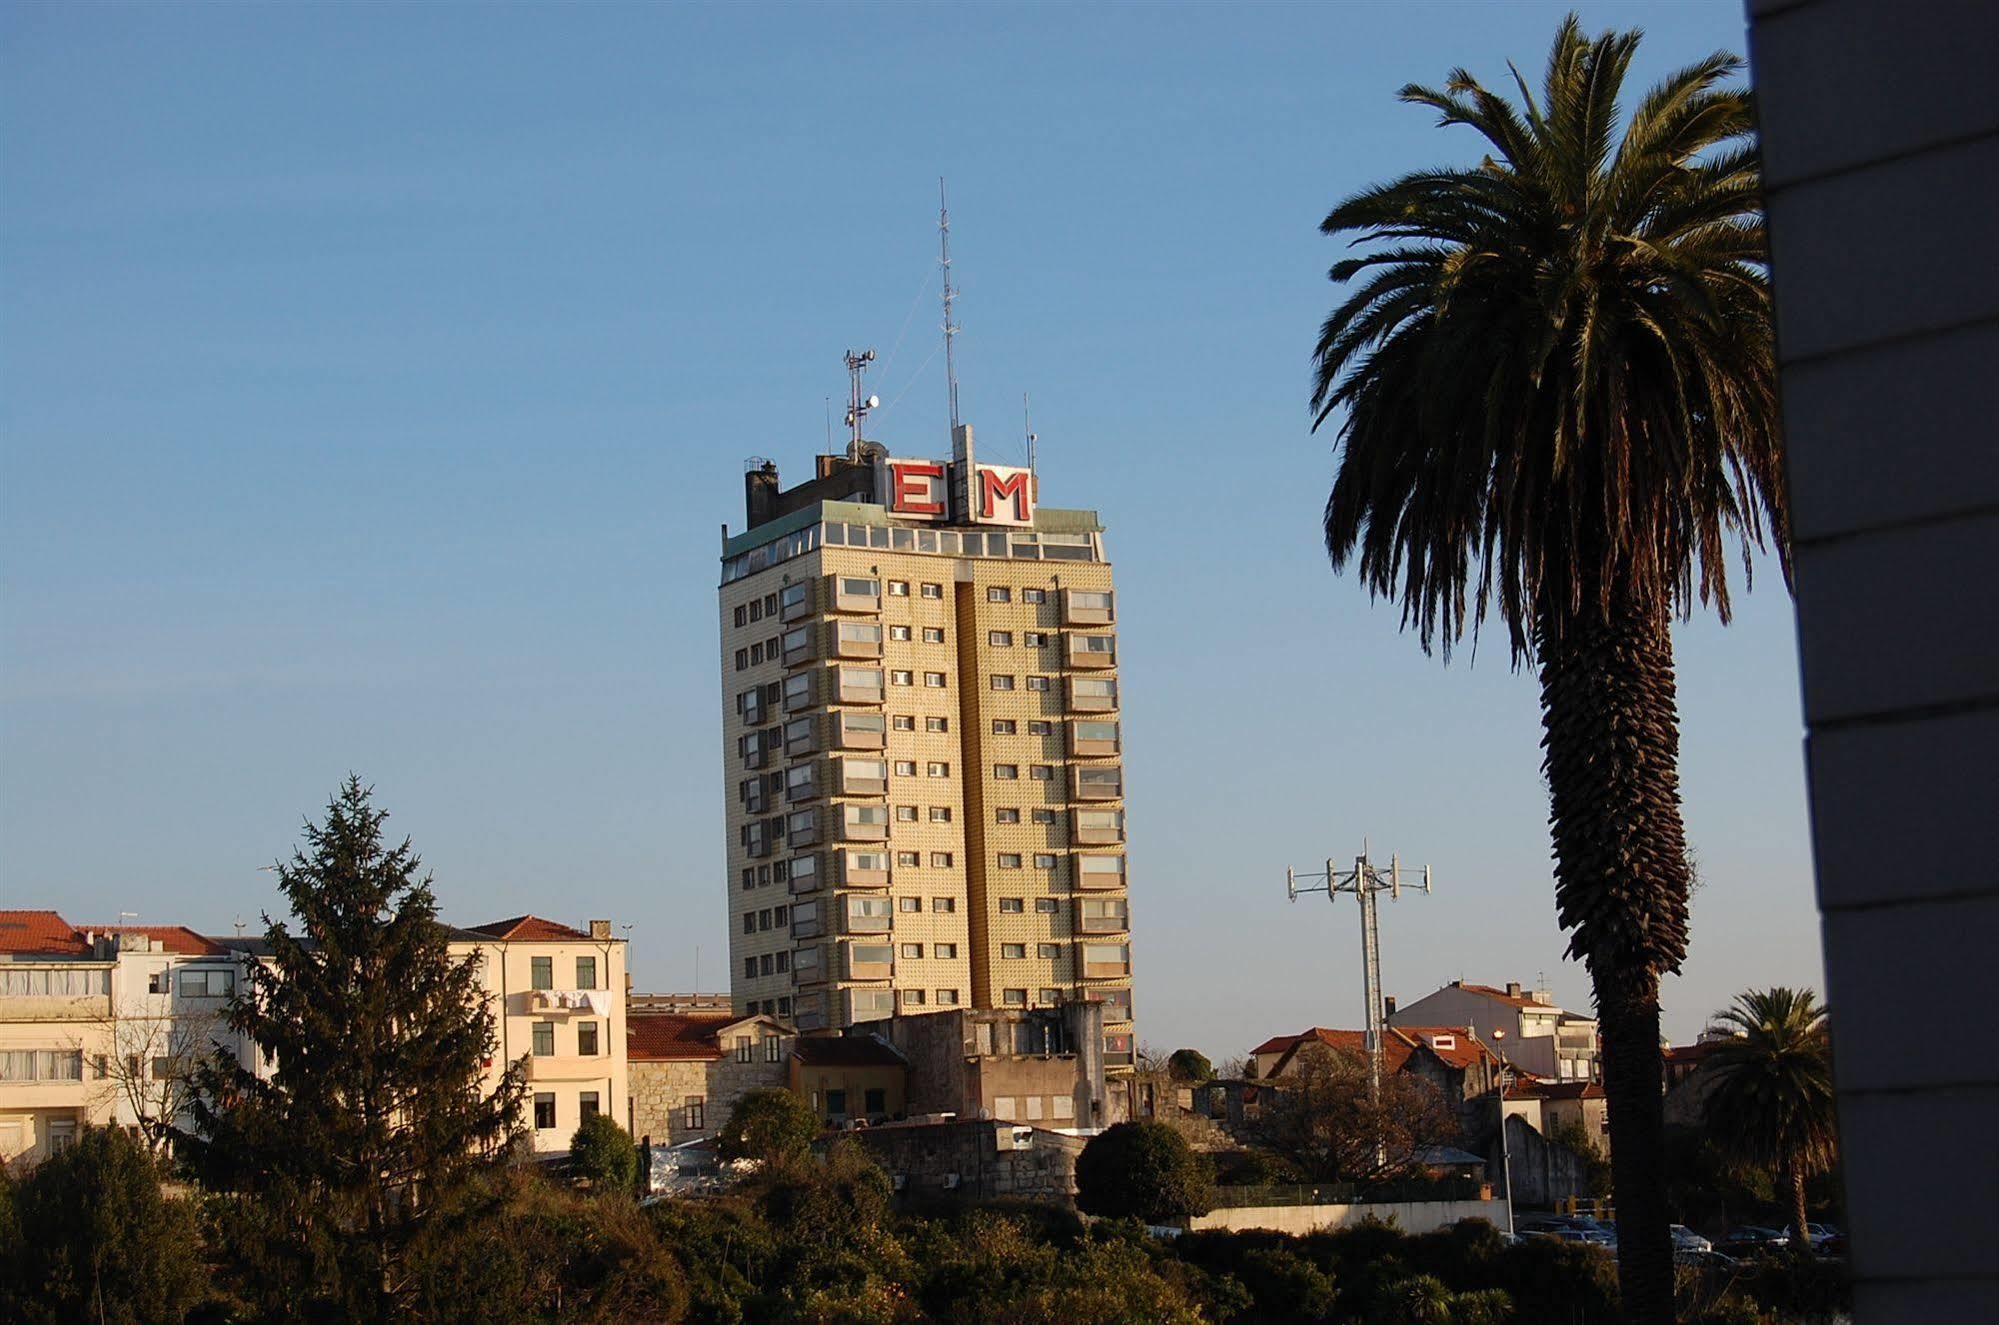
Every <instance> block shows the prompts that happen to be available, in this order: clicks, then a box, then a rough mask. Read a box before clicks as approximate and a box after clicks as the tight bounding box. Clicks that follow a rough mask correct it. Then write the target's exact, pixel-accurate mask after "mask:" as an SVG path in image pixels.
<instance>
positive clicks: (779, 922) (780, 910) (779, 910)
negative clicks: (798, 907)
mask: <svg viewBox="0 0 1999 1325" xmlns="http://www.w3.org/2000/svg"><path fill="white" fill-rule="evenodd" d="M779 868H780V869H782V868H783V866H782V865H780V866H779ZM790 912H791V908H790V907H788V906H774V907H772V908H771V915H770V918H771V923H772V924H774V925H776V926H777V927H778V928H779V929H783V928H784V924H785V921H786V919H787V918H789V916H790Z"/></svg>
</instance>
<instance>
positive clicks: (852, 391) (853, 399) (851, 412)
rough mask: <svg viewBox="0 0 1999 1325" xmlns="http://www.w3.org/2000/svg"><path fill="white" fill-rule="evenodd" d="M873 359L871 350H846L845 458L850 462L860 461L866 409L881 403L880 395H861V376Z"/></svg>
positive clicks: (873, 353) (866, 415)
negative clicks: (862, 425) (862, 423)
mask: <svg viewBox="0 0 1999 1325" xmlns="http://www.w3.org/2000/svg"><path fill="white" fill-rule="evenodd" d="M874 361H875V352H874V351H873V350H862V351H860V352H859V353H855V352H854V351H853V350H848V351H847V431H848V433H849V436H848V438H847V460H848V463H850V464H856V465H858V464H860V463H861V421H862V420H863V419H865V418H867V417H868V411H869V410H871V409H873V408H874V407H875V406H877V405H879V404H881V403H882V401H881V397H880V396H863V395H862V394H861V378H863V377H864V376H866V375H867V371H868V365H869V364H871V363H873V362H874Z"/></svg>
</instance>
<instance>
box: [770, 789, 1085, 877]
mask: <svg viewBox="0 0 1999 1325" xmlns="http://www.w3.org/2000/svg"><path fill="white" fill-rule="evenodd" d="M1078 771H1083V770H1078ZM767 800H768V796H767V793H765V792H763V791H761V790H759V791H758V792H757V794H756V797H755V798H754V799H752V798H751V797H750V796H748V795H745V796H744V803H745V805H747V806H753V807H754V808H751V811H750V812H751V813H753V814H761V813H763V810H764V808H766V805H767ZM820 808H821V807H819V806H807V807H805V808H803V809H796V810H793V811H791V812H790V813H789V814H787V815H785V816H784V832H783V833H781V834H780V833H778V832H776V831H775V830H774V829H773V828H772V827H771V826H770V825H769V824H767V823H765V822H764V821H761V820H759V821H757V822H753V823H750V824H746V825H744V828H743V845H744V847H745V848H746V849H747V850H748V851H749V854H750V855H752V856H754V857H756V858H757V859H759V860H764V859H768V858H769V857H770V856H772V855H774V854H776V852H777V850H778V848H779V847H780V846H784V845H786V844H788V845H789V846H790V847H792V848H794V849H795V848H798V847H809V846H817V845H819V844H820V843H821V842H834V843H842V842H855V843H865V842H886V841H888V840H889V833H890V828H889V822H890V820H889V813H888V807H887V806H886V805H874V804H852V803H848V804H841V805H829V806H826V807H824V808H825V809H826V810H827V812H828V815H829V817H831V819H832V823H831V825H830V827H828V826H826V825H822V823H821V822H820V813H819V811H820ZM1123 841H1124V811H1123V810H1120V809H1115V808H1108V807H1106V808H1098V809H1092V808H1085V807H1081V806H1079V807H1077V808H1076V809H1073V810H1071V811H1070V812H1069V842H1070V843H1071V844H1072V845H1075V846H1086V847H1102V846H1116V845H1117V844H1119V843H1120V842H1123Z"/></svg>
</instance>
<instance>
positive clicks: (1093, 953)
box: [1078, 943, 1131, 980]
mask: <svg viewBox="0 0 1999 1325" xmlns="http://www.w3.org/2000/svg"><path fill="white" fill-rule="evenodd" d="M1078 955H1079V956H1080V957H1081V958H1082V960H1081V962H1080V963H1078V964H1079V966H1080V967H1081V968H1082V972H1083V978H1084V979H1085V980H1121V979H1123V978H1125V977H1126V976H1128V975H1130V974H1131V946H1130V945H1129V944H1125V943H1085V944H1083V945H1082V951H1081V952H1080V953H1079V954H1078Z"/></svg>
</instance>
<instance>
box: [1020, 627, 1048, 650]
mask: <svg viewBox="0 0 1999 1325" xmlns="http://www.w3.org/2000/svg"><path fill="white" fill-rule="evenodd" d="M1020 642H1021V643H1022V644H1025V645H1026V646H1027V647H1028V648H1030V649H1041V648H1046V647H1047V646H1048V636H1046V635H1044V634H1043V633H1041V632H1040V631H1038V630H1030V631H1028V632H1026V633H1025V634H1023V635H1022V636H1021V637H1020Z"/></svg>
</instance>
